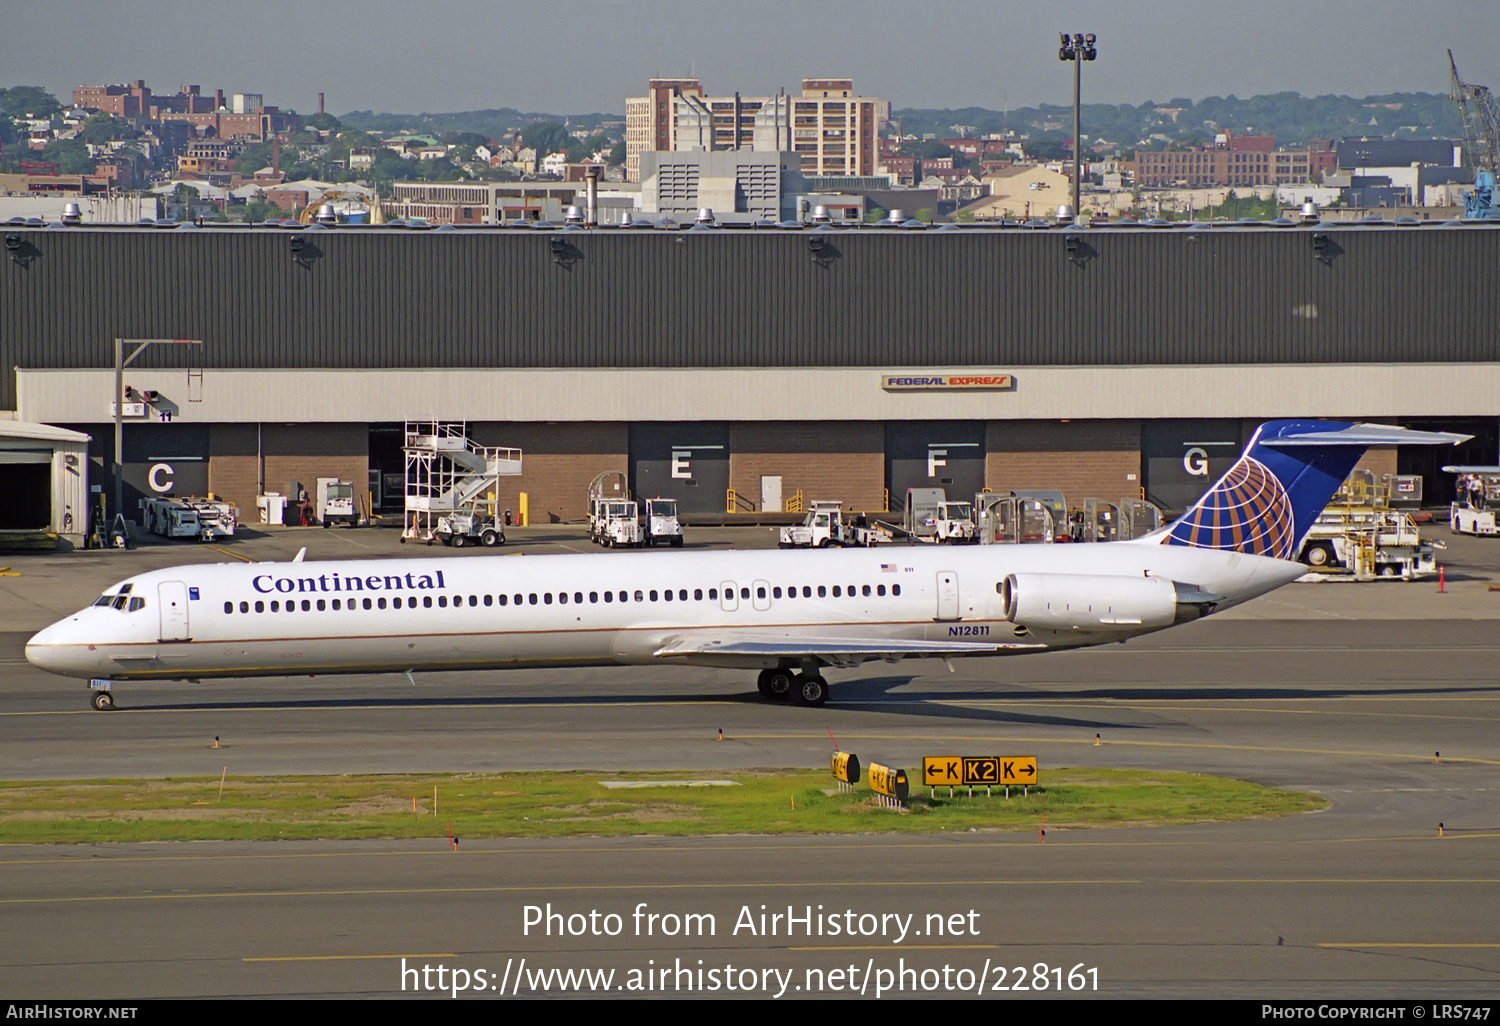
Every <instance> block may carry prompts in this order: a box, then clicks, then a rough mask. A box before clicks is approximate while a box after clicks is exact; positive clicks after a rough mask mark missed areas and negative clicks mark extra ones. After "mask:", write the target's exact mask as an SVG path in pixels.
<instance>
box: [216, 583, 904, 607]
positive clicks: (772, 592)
mask: <svg viewBox="0 0 1500 1026" xmlns="http://www.w3.org/2000/svg"><path fill="white" fill-rule="evenodd" d="M801 589H802V590H801V596H802V597H803V598H812V597H813V596H814V594H816V596H817V597H818V598H828V597H829V595H830V594H831V595H832V596H833V597H834V598H846V597H847V598H855V597H857V596H863V597H865V598H870V597H877V598H884V597H885V596H886V595H887V594H890V595H891V596H897V595H900V594H901V585H899V584H892V585H891V586H890V590H889V592H887V590H886V586H885V585H884V584H876V585H873V586H872V585H869V584H864V585H856V584H850V585H838V584H835V585H833V586H832V587H831V588H830V587H829V586H828V585H825V584H819V585H817V586H813V585H807V584H804V585H802V586H801ZM754 590H755V597H756V598H757V599H764V598H767V597H770V598H776V599H779V598H782V597H786V598H789V599H794V598H797V596H798V590H797V587H795V586H793V587H789V588H787V589H785V590H784V591H783V589H782V588H781V587H779V586H777V587H771V588H769V589H768V588H767V587H766V586H765V585H757V586H756V587H755V589H754ZM768 591H769V596H768V594H767V593H768ZM750 593H751V589H750V588H748V587H742V588H740V589H739V597H740V598H742V599H749V598H750ZM707 595H708V600H709V601H710V602H717V601H719V589H718V588H709V589H708V590H707ZM724 595H725V597H726V598H733V597H734V593H733V591H732V590H731V589H728V588H726V589H724ZM703 598H704V589H702V588H694V589H693V600H694V601H697V602H701V601H703ZM632 599H633V601H636V602H672V601H677V602H687V601H688V590H687V589H686V588H679V589H678V590H677V591H676V592H673V591H672V590H671V589H667V590H664V591H657V590H655V589H652V590H650V591H645V590H641V589H637V590H636V591H634V592H629V591H619V592H614V591H606V592H602V593H601V592H597V591H591V592H589V596H588V601H589V602H590V603H593V604H597V603H599V602H601V601H603V602H607V603H613V602H622V603H623V602H630V601H632ZM570 601H571V602H572V603H573V604H574V605H583V601H584V599H583V592H581V591H575V592H573V593H572V595H571V596H570V595H569V594H568V592H566V591H561V592H558V593H557V594H556V595H555V596H554V595H553V593H552V592H550V591H548V592H541V593H537V592H530V593H526V594H521V593H517V594H515V595H470V596H468V604H469V605H470V606H479V605H485V606H496V605H499V606H508V605H517V606H521V605H531V606H535V605H538V604H540V605H544V606H550V605H552V604H553V603H554V602H556V603H557V604H558V605H562V606H565V605H567V604H568V603H569V602H570ZM421 604H422V607H423V608H424V609H431V608H432V606H433V596H431V595H423V596H422V598H421ZM449 604H450V603H449V599H448V596H447V595H439V596H437V607H438V608H439V609H446V608H448V606H449ZM451 604H452V605H453V606H454V607H455V608H457V607H459V606H462V605H464V596H462V595H455V596H454V597H453V600H452V603H451ZM268 606H269V611H270V612H272V613H280V612H287V613H295V612H299V611H300V612H304V613H310V612H312V611H313V610H314V609H316V610H317V611H318V612H323V611H324V610H327V609H340V608H346V609H385V608H387V607H388V606H389V608H391V609H402V608H407V609H416V608H417V597H416V596H415V595H412V596H407V597H406V598H405V599H404V600H403V598H402V596H400V595H397V596H394V597H392V598H391V599H389V600H387V599H386V598H385V596H381V597H379V598H374V599H371V598H364V599H349V600H348V601H347V602H345V601H344V600H341V599H302V600H301V603H300V605H299V603H298V600H296V599H287V600H286V601H285V602H283V601H281V600H280V599H272V600H271V601H270V602H269V603H267V602H266V601H264V600H256V601H255V602H253V603H252V602H249V601H241V602H240V603H239V611H240V612H241V613H248V612H251V610H252V609H253V610H254V611H255V612H257V613H264V612H266V611H267V607H268ZM234 611H235V604H234V603H233V602H226V603H224V612H226V613H233V612H234Z"/></svg>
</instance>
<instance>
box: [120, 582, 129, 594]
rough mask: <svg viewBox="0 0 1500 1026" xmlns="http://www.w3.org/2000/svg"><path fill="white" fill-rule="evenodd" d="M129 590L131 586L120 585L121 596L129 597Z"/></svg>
mask: <svg viewBox="0 0 1500 1026" xmlns="http://www.w3.org/2000/svg"><path fill="white" fill-rule="evenodd" d="M130 588H131V586H130V585H128V584H122V585H120V594H121V595H129V594H130Z"/></svg>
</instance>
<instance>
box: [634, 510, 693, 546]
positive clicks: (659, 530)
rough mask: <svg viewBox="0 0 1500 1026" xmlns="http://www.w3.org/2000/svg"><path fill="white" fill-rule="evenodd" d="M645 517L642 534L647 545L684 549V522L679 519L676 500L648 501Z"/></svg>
mask: <svg viewBox="0 0 1500 1026" xmlns="http://www.w3.org/2000/svg"><path fill="white" fill-rule="evenodd" d="M644 516H645V520H646V523H645V525H644V527H645V529H644V531H643V532H642V534H643V537H644V539H645V543H646V544H647V545H671V546H672V547H673V548H678V549H680V548H682V539H683V530H682V521H681V520H678V519H677V500H676V499H647V500H646V509H645V513H644Z"/></svg>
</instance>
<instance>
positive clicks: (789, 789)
mask: <svg viewBox="0 0 1500 1026" xmlns="http://www.w3.org/2000/svg"><path fill="white" fill-rule="evenodd" d="M690 776H691V775H690V774H684V773H618V774H613V773H585V772H572V773H534V774H529V775H514V774H482V775H481V774H475V775H462V774H459V775H455V774H442V775H426V776H388V775H365V776H303V777H230V778H229V779H228V780H226V781H225V782H224V784H223V792H222V794H221V793H220V782H219V778H217V777H176V778H167V779H163V780H91V781H53V782H11V783H0V843H9V844H18V843H52V842H63V843H83V842H88V843H99V842H127V841H130V842H136V841H189V840H192V841H201V840H294V839H301V840H312V839H353V838H366V837H386V838H405V837H427V838H431V837H445V836H446V835H447V833H448V824H449V822H450V821H451V822H452V824H453V831H454V833H456V834H457V835H458V836H459V837H461V838H480V837H583V836H590V837H609V836H619V835H633V834H656V835H668V836H682V835H689V834H795V833H826V834H842V833H918V832H923V833H925V832H933V831H954V830H971V829H975V830H1022V829H1024V830H1031V829H1035V828H1036V826H1037V825H1038V823H1039V822H1040V820H1041V818H1042V816H1044V815H1045V816H1046V817H1047V826H1048V827H1050V828H1054V829H1056V828H1063V827H1083V826H1115V825H1125V824H1137V825H1139V824H1167V823H1198V822H1209V821H1222V820H1236V819H1258V818H1266V817H1272V816H1285V815H1291V814H1294V813H1299V812H1308V811H1311V810H1314V809H1318V808H1321V807H1323V805H1324V802H1323V801H1322V799H1320V798H1317V797H1314V796H1312V795H1306V794H1297V793H1294V792H1290V791H1279V790H1276V789H1274V788H1269V787H1262V786H1260V785H1259V784H1251V783H1247V782H1245V781H1241V780H1228V779H1225V778H1223V777H1208V776H1197V775H1194V774H1190V773H1160V772H1152V771H1146V770H1108V769H1049V770H1047V785H1046V786H1045V787H1033V788H1031V793H1030V795H1029V796H1024V797H1023V795H1022V792H1021V789H1020V788H1018V787H1012V788H1011V798H1010V800H1009V801H1007V800H1006V799H1005V798H1004V797H1002V794H1003V792H1002V791H1001V790H1000V789H996V790H995V792H994V796H993V797H990V798H986V797H984V796H983V792H982V791H976V792H975V797H974V798H972V799H971V798H969V797H967V792H966V791H961V790H958V789H955V791H954V797H953V798H949V797H948V796H947V791H946V789H942V788H940V789H938V793H937V796H936V797H935V798H934V797H931V796H930V795H929V792H928V791H927V789H925V788H919V789H914V790H913V793H912V800H911V802H910V804H909V807H908V811H907V812H905V813H896V812H892V811H890V810H888V809H884V808H881V807H879V806H878V805H877V804H876V803H875V802H874V801H872V800H871V796H870V793H869V791H868V790H867V789H866V788H865V787H863V786H861V788H860V789H859V790H857V791H856V792H855V793H853V794H838V793H833V794H830V793H827V792H828V791H829V789H831V788H832V787H833V786H834V782H833V780H832V778H831V777H829V776H828V774H826V773H820V772H813V771H806V772H770V771H767V772H748V773H745V772H741V773H727V774H726V773H718V774H714V776H716V777H719V778H724V779H731V780H734V781H735V782H736V784H737V786H735V787H652V788H643V789H639V790H634V789H632V790H612V789H606V788H604V787H603V786H601V785H600V783H599V781H601V780H609V779H632V780H647V779H656V780H671V779H683V780H685V779H688V778H689V777H690ZM699 776H700V777H701V776H702V775H701V774H700V775H699ZM434 787H436V788H437V796H438V805H437V810H436V815H434V810H433V788H434ZM413 799H415V802H416V812H415V814H413V809H412V806H413Z"/></svg>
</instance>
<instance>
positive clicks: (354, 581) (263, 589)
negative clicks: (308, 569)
mask: <svg viewBox="0 0 1500 1026" xmlns="http://www.w3.org/2000/svg"><path fill="white" fill-rule="evenodd" d="M434 577H436V581H435V582H434ZM250 585H251V587H253V588H254V589H255V590H256V591H258V592H260V593H261V594H262V595H270V594H271V593H272V592H280V593H281V594H283V595H288V594H292V593H296V592H308V591H311V592H320V591H326V592H347V591H436V590H439V589H442V588H446V587H447V585H446V584H445V583H444V582H443V572H442V571H441V570H435V571H433V573H431V574H421V575H416V574H409V573H408V574H370V575H369V576H368V577H340V576H339V575H338V574H337V573H332V574H319V575H318V576H316V577H277V576H276V575H275V574H256V575H255V576H254V577H252V578H251V579H250Z"/></svg>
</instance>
